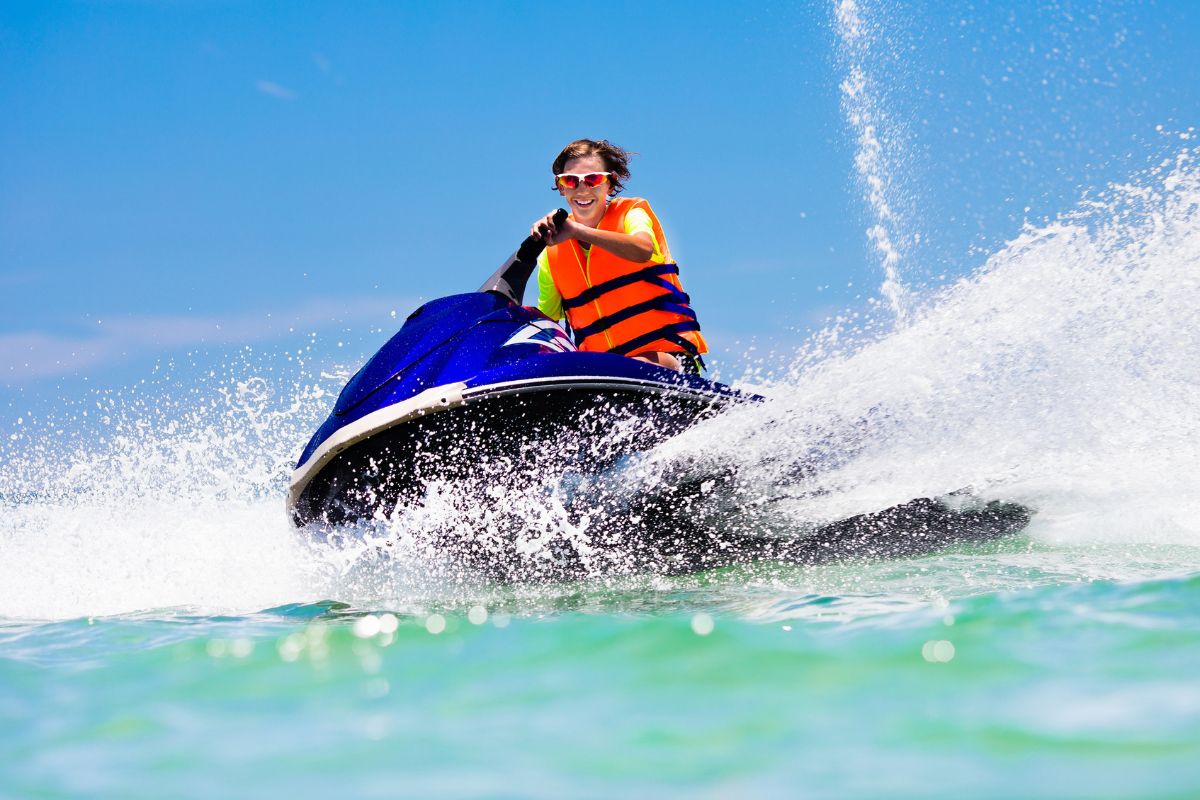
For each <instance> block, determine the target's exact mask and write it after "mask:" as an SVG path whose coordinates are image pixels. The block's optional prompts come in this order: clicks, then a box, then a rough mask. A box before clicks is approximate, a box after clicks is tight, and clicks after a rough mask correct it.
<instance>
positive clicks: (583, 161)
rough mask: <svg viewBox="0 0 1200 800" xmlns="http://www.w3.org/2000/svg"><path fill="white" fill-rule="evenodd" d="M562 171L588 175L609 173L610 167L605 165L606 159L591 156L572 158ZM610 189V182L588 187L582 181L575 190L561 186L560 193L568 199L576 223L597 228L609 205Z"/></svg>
mask: <svg viewBox="0 0 1200 800" xmlns="http://www.w3.org/2000/svg"><path fill="white" fill-rule="evenodd" d="M562 171H563V172H574V173H575V174H577V175H586V174H588V173H589V172H608V167H606V166H605V165H604V159H602V158H601V157H600V156H597V155H590V156H580V157H579V158H572V159H571V160H570V161H568V162H567V163H566V164H565V165H564V166H563V169H562ZM608 189H609V183H608V181H605V182H604V183H602V184H600V185H599V186H587V185H585V184H584V182H583V181H580V182H579V185H578V186H576V187H575V188H574V189H564V188H562V187H561V186H559V187H558V193H559V194H561V195H562V196H563V197H565V198H566V200H567V205H568V207H570V209H571V213H572V214H574V215H575V221H576V222H578V223H579V224H580V225H587V226H588V227H589V228H595V227H597V226H599V224H600V220H601V219H602V218H603V217H604V209H605V207H606V206H607V205H608Z"/></svg>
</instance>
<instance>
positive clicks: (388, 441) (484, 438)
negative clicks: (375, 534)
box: [289, 388, 728, 526]
mask: <svg viewBox="0 0 1200 800" xmlns="http://www.w3.org/2000/svg"><path fill="white" fill-rule="evenodd" d="M727 403H728V400H727V399H726V398H719V397H716V398H714V397H712V396H707V395H701V394H682V393H680V394H675V393H664V392H656V391H639V390H632V389H630V390H612V389H608V390H604V391H597V390H595V389H589V388H566V389H556V390H553V391H529V392H524V393H521V394H506V395H496V396H490V397H483V398H479V399H476V400H473V401H471V402H470V403H468V404H466V405H464V406H459V407H457V408H453V409H449V410H443V411H436V412H432V413H428V414H426V415H424V416H422V417H417V418H414V419H410V420H408V421H405V422H402V423H400V424H397V425H395V426H393V427H391V428H388V429H386V430H383V431H380V432H379V433H377V434H375V435H373V436H371V437H369V438H367V439H363V440H362V441H359V442H357V443H355V444H354V445H352V446H351V447H349V448H348V449H347V450H345V451H343V452H341V453H339V454H338V455H337V456H336V457H335V458H333V460H332V461H330V462H329V463H328V464H326V465H325V466H324V467H322V468H321V470H320V471H319V472H318V473H317V475H316V476H315V477H313V478H312V480H310V481H309V483H308V484H307V485H306V486H305V487H304V489H303V491H302V493H301V494H300V496H299V497H298V498H297V499H296V501H295V503H294V504H293V505H292V507H291V508H290V509H289V512H290V515H291V518H292V522H293V523H294V524H295V525H297V526H302V525H307V524H311V523H320V524H324V525H344V524H348V523H354V522H356V521H359V520H363V519H371V518H372V517H374V516H375V515H376V514H377V513H380V512H382V513H384V514H390V513H391V512H392V511H393V510H395V509H396V507H397V506H398V505H403V504H404V503H406V502H411V501H414V500H417V499H419V497H420V494H421V492H422V491H423V488H424V487H425V486H426V485H427V484H429V483H430V482H431V481H449V482H454V483H462V484H466V485H478V486H481V487H482V486H486V485H489V484H494V483H497V482H504V483H508V482H514V483H516V484H519V483H520V481H521V479H522V476H524V477H525V478H526V479H527V480H535V479H536V478H537V477H538V476H539V475H541V474H545V473H547V472H550V471H564V470H571V471H581V472H588V473H597V472H601V471H603V470H605V469H607V468H609V467H610V466H611V465H612V464H613V463H614V462H615V461H617V460H618V459H620V458H621V457H623V456H628V455H631V454H633V453H638V452H642V451H645V450H648V449H650V448H652V447H654V446H655V445H657V444H660V443H661V442H663V441H665V440H666V439H668V438H670V437H672V436H674V435H676V434H678V433H680V432H681V431H683V430H685V429H687V428H688V427H691V426H692V425H694V424H695V423H696V422H698V421H699V420H701V419H703V418H705V417H707V416H710V415H712V414H714V413H716V412H717V411H718V410H720V408H722V407H723V406H724V405H726V404H727Z"/></svg>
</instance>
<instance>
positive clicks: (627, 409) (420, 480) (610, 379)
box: [288, 292, 761, 525]
mask: <svg viewBox="0 0 1200 800" xmlns="http://www.w3.org/2000/svg"><path fill="white" fill-rule="evenodd" d="M573 348H574V346H573V345H572V344H571V342H570V339H569V337H568V336H567V334H566V333H565V332H564V331H562V329H561V328H558V326H557V325H556V324H555V323H553V322H551V321H550V320H549V319H547V318H546V317H545V316H544V315H542V314H541V313H539V312H538V311H536V310H534V309H530V308H525V307H521V306H514V305H512V304H511V303H509V302H508V301H506V300H504V299H503V298H498V297H496V296H495V295H492V294H489V293H486V292H476V293H472V294H470V295H456V296H453V297H449V298H443V299H442V300H438V301H434V302H433V303H430V304H427V305H426V306H424V307H422V309H419V310H418V311H417V312H415V313H414V314H413V315H412V316H411V317H410V318H409V320H408V322H407V323H406V324H405V326H404V328H402V329H401V331H400V333H398V334H397V335H396V336H395V337H394V338H393V339H392V341H391V342H389V343H388V344H387V345H385V346H384V348H383V349H381V350H380V352H379V353H378V354H376V356H375V357H374V358H373V359H372V360H371V361H369V362H368V363H367V365H365V366H364V367H363V369H362V370H360V371H359V373H358V374H357V375H355V376H354V378H352V379H351V380H350V382H349V383H348V384H347V386H346V388H345V389H344V390H343V392H342V394H341V396H340V397H339V399H338V402H337V404H336V405H335V407H334V412H333V413H332V414H331V415H330V417H329V419H328V420H327V421H326V422H325V424H324V425H322V426H321V428H320V429H319V430H318V431H317V433H316V434H315V435H314V436H313V438H312V440H311V441H310V442H309V445H308V447H306V448H305V450H304V453H303V454H302V456H301V458H300V461H299V463H298V464H297V466H296V470H295V472H294V473H293V476H292V481H291V486H290V491H289V498H288V509H289V514H290V516H291V519H292V521H293V522H294V523H295V524H296V525H306V524H309V523H313V522H319V523H323V524H328V525H340V524H344V523H348V522H353V521H355V520H359V519H369V518H371V517H373V516H375V515H376V514H378V513H381V512H382V513H389V512H391V511H392V510H394V509H395V508H396V506H397V504H399V503H401V502H403V501H404V500H405V499H406V498H410V497H413V496H415V494H416V493H418V492H419V491H420V490H421V488H422V487H423V486H424V485H426V484H428V483H429V482H430V481H433V480H469V479H471V477H472V476H475V475H479V474H480V473H481V470H484V469H485V468H489V469H495V465H496V463H497V462H500V463H503V464H504V465H505V466H506V467H508V468H509V469H510V471H526V472H529V471H536V470H537V469H539V468H541V467H545V468H551V467H552V466H555V467H562V466H564V465H570V466H572V467H573V468H576V469H581V470H584V471H599V470H603V469H605V468H606V467H608V466H609V465H611V464H612V463H613V462H614V461H616V460H617V459H619V458H621V457H623V456H626V455H630V454H632V453H636V452H640V451H644V450H647V449H649V448H651V447H654V446H655V445H657V444H659V443H661V442H662V441H664V440H665V439H667V438H669V437H671V436H674V435H676V434H678V433H679V432H681V431H683V430H685V429H686V428H688V427H690V426H691V425H694V424H695V423H696V422H698V421H699V420H701V419H704V418H706V417H708V416H711V415H713V414H715V413H717V412H719V411H720V410H721V409H723V408H726V407H727V406H729V405H730V404H731V403H738V402H756V401H758V400H760V399H761V398H758V397H756V396H753V395H748V394H744V393H741V392H738V391H737V390H734V389H732V388H730V387H728V386H724V385H722V384H719V383H716V382H713V381H709V380H705V379H703V378H701V377H699V376H696V375H687V374H681V373H677V372H674V371H672V370H668V369H664V368H662V367H658V366H655V365H653V364H648V363H646V362H643V361H639V360H637V359H632V358H627V357H624V356H617V355H611V354H607V353H585V352H578V351H575V350H574V349H573ZM414 351H416V352H418V353H420V354H422V355H420V356H419V357H417V358H412V357H411V354H412V353H413V352H414ZM614 431H618V432H617V433H614Z"/></svg>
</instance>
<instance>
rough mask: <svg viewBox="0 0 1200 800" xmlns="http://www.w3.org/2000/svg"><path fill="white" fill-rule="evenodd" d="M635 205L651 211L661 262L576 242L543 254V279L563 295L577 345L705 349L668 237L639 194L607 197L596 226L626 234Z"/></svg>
mask: <svg viewBox="0 0 1200 800" xmlns="http://www.w3.org/2000/svg"><path fill="white" fill-rule="evenodd" d="M634 208H640V209H642V210H644V211H645V212H646V213H647V214H648V215H649V216H650V223H651V225H652V226H653V228H654V238H655V239H656V240H657V241H658V246H659V248H660V251H661V252H662V255H663V257H664V258H665V259H666V263H663V264H656V263H654V262H653V261H646V262H644V263H641V264H639V263H637V262H634V261H626V260H625V259H623V258H620V257H618V256H616V255H613V254H612V253H610V252H608V251H607V250H605V249H604V248H602V247H600V246H598V245H592V247H591V248H590V252H589V251H585V250H584V249H583V248H582V247H580V245H579V242H578V241H577V240H575V239H571V240H569V241H566V242H563V243H561V244H557V245H554V246H553V247H551V248H549V249H548V250H547V251H546V256H547V259H548V263H549V266H550V277H551V278H552V279H553V280H554V285H555V287H557V289H558V292H559V294H561V295H562V304H563V311H564V312H565V313H566V315H567V321H568V322H569V323H571V328H572V330H574V332H575V343H576V345H577V346H578V347H579V349H580V350H591V351H599V352H609V353H619V354H621V355H627V356H636V355H639V354H641V353H652V352H666V353H691V354H692V355H699V354H701V353H707V352H708V345H707V343H706V342H705V341H704V337H703V336H701V335H700V324H699V323H698V322H697V321H696V313H695V312H694V311H692V308H691V299H690V298H689V297H688V296H687V295H686V294H684V292H683V287H682V286H681V285H680V283H679V267H678V266H677V265H675V264H673V263H671V252H670V250H669V249H668V248H667V237H666V236H664V235H663V230H662V225H661V224H659V221H658V217H656V216H655V215H654V212H653V211H652V210H651V209H650V204H649V203H647V202H646V201H645V200H643V199H641V198H640V197H615V198H613V199H612V200H610V201H609V203H608V207H607V208H606V209H605V211H604V217H603V218H602V219H601V220H600V225H599V226H598V227H599V229H600V230H602V231H616V232H618V233H624V232H625V215H626V214H628V213H629V212H630V211H631V210H632V209H634Z"/></svg>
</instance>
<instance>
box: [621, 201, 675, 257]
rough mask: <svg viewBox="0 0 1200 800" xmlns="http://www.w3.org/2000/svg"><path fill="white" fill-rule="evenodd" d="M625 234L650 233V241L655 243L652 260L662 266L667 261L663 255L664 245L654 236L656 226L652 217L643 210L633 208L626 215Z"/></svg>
mask: <svg viewBox="0 0 1200 800" xmlns="http://www.w3.org/2000/svg"><path fill="white" fill-rule="evenodd" d="M625 232H626V233H648V234H650V240H651V241H653V242H654V255H652V256H650V260H651V261H652V262H653V263H655V264H661V263H663V262H664V261H666V260H667V259H666V258H665V257H664V256H663V254H662V245H661V244H660V243H659V241H658V237H657V236H655V235H654V225H653V223H651V222H650V215H649V214H647V213H646V210H645V209H643V208H632V209H630V210H629V213H627V214H626V215H625Z"/></svg>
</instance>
